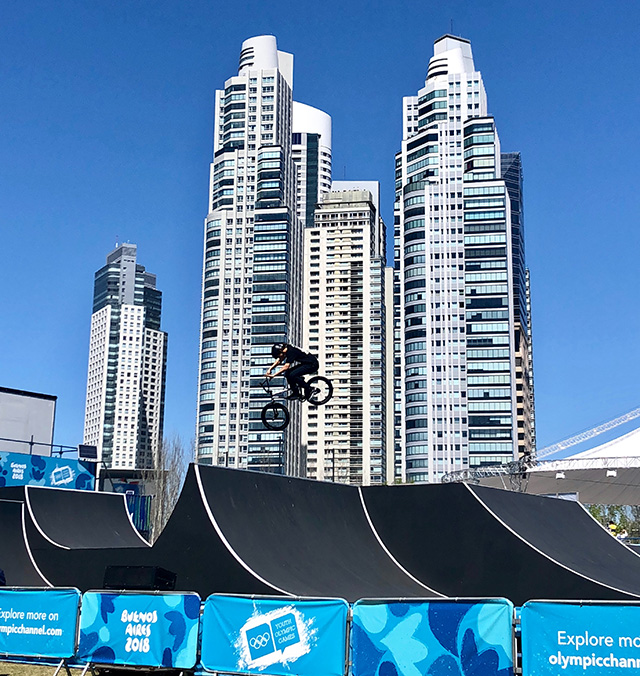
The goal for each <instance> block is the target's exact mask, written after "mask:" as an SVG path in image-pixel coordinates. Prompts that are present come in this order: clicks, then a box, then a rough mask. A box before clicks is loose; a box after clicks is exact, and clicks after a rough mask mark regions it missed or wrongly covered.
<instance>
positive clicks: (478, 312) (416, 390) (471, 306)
mask: <svg viewBox="0 0 640 676" xmlns="http://www.w3.org/2000/svg"><path fill="white" fill-rule="evenodd" d="M503 175H504V177H503ZM394 222H395V226H394V227H395V266H394V267H395V289H394V292H395V318H394V323H395V331H396V346H395V347H396V351H395V358H394V362H395V365H394V367H395V378H396V394H395V396H396V402H395V404H396V420H395V426H396V459H397V466H398V467H400V468H401V472H400V474H401V477H402V478H406V479H407V480H408V481H437V480H439V479H440V477H441V476H442V475H443V474H445V473H448V472H451V471H454V470H460V469H468V468H474V467H479V466H484V465H490V464H500V463H505V462H509V461H511V460H513V459H515V458H516V457H517V456H518V454H519V453H520V454H525V453H528V452H530V451H531V444H532V441H531V439H532V436H531V433H530V432H528V431H527V430H528V429H530V427H531V421H532V417H533V408H532V396H531V395H530V388H529V387H528V386H526V385H525V384H524V383H525V381H528V382H532V381H531V380H529V376H530V375H531V373H530V367H529V364H528V361H527V363H525V357H524V355H525V353H527V354H528V346H529V345H530V328H529V321H528V303H527V300H528V299H527V283H526V279H527V277H526V272H525V271H526V268H525V262H524V239H523V235H524V233H523V229H522V169H521V164H520V157H519V155H518V154H509V155H504V156H502V155H501V152H500V143H499V140H498V134H497V129H496V125H495V122H494V119H493V118H492V117H491V116H490V115H488V109H487V98H486V94H485V89H484V84H483V82H482V76H481V74H480V72H479V71H477V70H476V69H475V65H474V62H473V55H472V52H471V45H470V43H469V41H468V40H465V39H463V38H459V37H454V36H451V35H445V36H443V37H442V38H440V39H439V40H437V41H436V43H435V48H434V56H433V57H432V58H431V60H430V62H429V67H428V71H427V77H426V81H425V84H424V87H423V88H421V89H420V90H419V91H418V93H417V95H416V96H410V97H406V98H405V99H404V101H403V140H402V148H401V151H400V152H399V153H398V154H397V156H396V199H395V209H394ZM518 369H520V371H518ZM525 373H526V377H525ZM518 387H521V388H522V389H518ZM525 388H526V391H525ZM519 398H522V401H520V400H519ZM525 400H527V401H528V403H525ZM518 413H520V414H521V418H522V422H521V424H520V425H519V424H518V422H517V417H518ZM519 434H520V435H522V438H521V439H520V440H519ZM519 441H520V442H521V443H520V444H519Z"/></svg>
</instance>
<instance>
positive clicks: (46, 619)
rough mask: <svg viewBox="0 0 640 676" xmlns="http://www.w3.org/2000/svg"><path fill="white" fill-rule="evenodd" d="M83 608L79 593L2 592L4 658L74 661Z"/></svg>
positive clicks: (0, 645) (0, 641)
mask: <svg viewBox="0 0 640 676" xmlns="http://www.w3.org/2000/svg"><path fill="white" fill-rule="evenodd" d="M79 607H80V592H79V591H78V590H77V589H44V590H23V589H6V590H4V589H3V590H0V655H9V656H12V657H51V658H55V659H60V660H62V659H67V658H69V657H72V656H73V654H74V652H75V648H76V630H77V627H78V609H79Z"/></svg>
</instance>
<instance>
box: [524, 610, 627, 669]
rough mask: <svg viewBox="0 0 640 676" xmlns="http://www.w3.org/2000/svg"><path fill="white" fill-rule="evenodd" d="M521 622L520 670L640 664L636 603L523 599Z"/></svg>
mask: <svg viewBox="0 0 640 676" xmlns="http://www.w3.org/2000/svg"><path fill="white" fill-rule="evenodd" d="M521 623H522V668H523V675H524V676H527V675H528V674H529V675H532V674H536V676H538V675H540V676H544V674H554V675H555V674H559V673H562V674H567V675H570V674H578V673H580V674H585V673H586V672H587V671H590V672H593V673H596V672H597V674H598V675H599V676H600V675H602V676H605V675H607V674H623V673H628V670H629V669H640V606H633V605H624V604H618V603H610V604H579V603H577V602H576V603H573V604H572V603H547V602H544V601H529V602H528V603H525V605H524V607H523V608H522V616H521Z"/></svg>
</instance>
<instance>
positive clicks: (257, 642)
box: [249, 631, 271, 650]
mask: <svg viewBox="0 0 640 676" xmlns="http://www.w3.org/2000/svg"><path fill="white" fill-rule="evenodd" d="M270 640H271V634H270V633H269V632H268V631H265V632H264V634H261V635H260V636H252V637H251V638H250V639H249V645H250V646H251V647H252V648H253V649H254V650H259V649H260V648H264V647H265V646H266V645H267V644H268V643H269V641H270Z"/></svg>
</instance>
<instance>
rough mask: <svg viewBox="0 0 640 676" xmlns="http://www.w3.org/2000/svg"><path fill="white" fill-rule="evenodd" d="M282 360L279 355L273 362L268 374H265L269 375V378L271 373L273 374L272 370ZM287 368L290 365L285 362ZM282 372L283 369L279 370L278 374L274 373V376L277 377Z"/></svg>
mask: <svg viewBox="0 0 640 676" xmlns="http://www.w3.org/2000/svg"><path fill="white" fill-rule="evenodd" d="M281 361H282V357H278V358H277V359H276V360H275V361H274V362H273V364H271V366H270V367H269V368H268V369H267V372H266V374H265V375H266V376H267V378H270V377H271V375H272V374H271V371H273V369H274V368H275V367H276V366H277V365H278V364H279V363H280V362H281ZM287 368H289V365H288V364H285V370H286V369H287ZM280 373H281V371H280V372H278V373H276V374H274V376H273V377H274V378H275V377H276V376H278V375H280Z"/></svg>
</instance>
